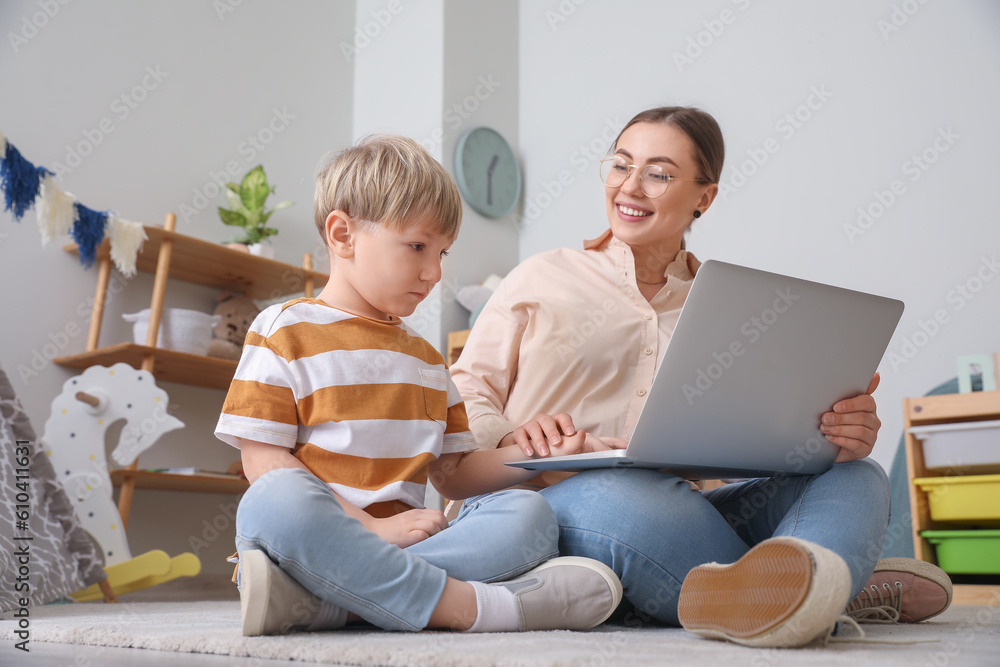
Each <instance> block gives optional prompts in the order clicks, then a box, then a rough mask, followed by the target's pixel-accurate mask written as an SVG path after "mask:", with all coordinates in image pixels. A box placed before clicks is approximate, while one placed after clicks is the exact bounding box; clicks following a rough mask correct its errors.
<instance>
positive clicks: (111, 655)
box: [0, 575, 1000, 667]
mask: <svg viewBox="0 0 1000 667" xmlns="http://www.w3.org/2000/svg"><path fill="white" fill-rule="evenodd" d="M238 599H239V595H238V593H237V591H236V587H235V585H233V584H232V583H230V582H229V581H227V580H225V577H221V576H218V575H216V576H214V577H206V576H204V575H202V576H200V577H195V578H193V579H188V580H176V581H174V582H169V583H167V584H164V585H162V586H159V587H156V588H153V589H148V590H145V591H139V592H137V593H132V594H129V595H123V596H121V600H122V601H123V602H127V601H148V602H153V601H187V600H238ZM972 609H976V608H975V607H971V608H970V607H955V608H953V609H952V610H949V612H945V614H944V615H942V616H941V617H939V619H940V620H941V621H945V620H946V617H947V615H948V614H949V613H950V612H956V613H957V612H959V611H960V610H961V611H962V612H967V611H969V610H972ZM980 609H981V610H983V611H981V612H980V613H981V614H984V615H986V616H989V618H990V620H989V622H988V623H987V625H988V626H991V627H990V628H982V630H983V631H984V632H985V634H988V635H991V637H990V638H986V637H982V639H984V640H985V645H981V646H978V647H976V648H973V650H971V651H969V650H965V651H964V655H963V654H962V653H963V652H961V651H960V652H958V653H956V654H953V655H954V657H952V656H949V655H947V653H946V652H942V653H941V655H940V656H937V654H934V655H932V653H934V651H938V652H941V651H947V648H948V647H949V646H953V645H960V646H961V647H970V646H969V645H968V642H969V641H970V638H969V637H966V636H965V635H963V634H962V627H961V625H960V624H957V623H952V624H950V625H945V624H944V623H942V624H936V625H935V628H934V630H935V633H936V634H939V635H941V636H940V639H941V640H942V641H941V643H940V644H935V645H926V644H925V645H923V647H915V648H914V652H910V651H909V650H900V652H899V654H898V656H893V658H890V659H888V660H884V661H880V662H881V664H883V665H911V664H913V665H915V667H920V666H921V664H923V660H924V659H931V662H929V663H927V664H938V663H937V662H935V660H934V659H933V658H934V657H936V656H937V657H940V658H943V659H944V663H946V664H948V665H949V667H950V666H951V665H980V664H982V665H990V664H992V665H996V664H1000V661H998V662H994V661H993V660H992V659H987V662H982V661H981V660H982V659H983V656H984V653H983V652H982V651H983V650H986V651H989V650H990V649H989V648H987V646H988V645H992V644H993V642H994V641H996V634H998V633H1000V622H997V619H998V614H997V610H996V609H995V608H993V607H986V606H984V607H981V608H980ZM966 630H967V628H966ZM942 631H943V632H942ZM966 634H968V633H966ZM974 634H980V633H974ZM972 641H975V639H972ZM977 643H978V642H977ZM970 648H971V647H970ZM901 649H902V647H901ZM990 652H991V651H990ZM893 653H895V651H894V652H893ZM816 655H817V654H816V653H815V652H814V653H812V655H811V656H810V659H808V660H803V663H802V664H810V665H818V664H825V663H826V662H827V660H826V659H820V660H816V659H815V656H816ZM883 655H884V656H885V657H888V655H891V653H890V654H883ZM758 657H761V658H766V657H767V656H766V655H765V654H763V653H762V654H760V656H758ZM805 657H806V656H805V655H802V658H805ZM839 657H840V658H844V657H847V656H844V655H843V654H841V655H840V656H839ZM915 657H918V658H919V660H918V661H917V662H916V663H915V662H914V658H915ZM970 659H971V661H970ZM829 660H831V661H835V662H837V664H843V663H842V660H840V659H836V656H834V655H833V654H831V655H830V656H829ZM670 663H671V660H670V657H669V656H668V655H664V662H663V664H670ZM772 663H773V661H768V660H764V661H763V662H761V663H760V664H772ZM304 664H306V663H302V662H296V661H285V660H262V659H258V658H236V657H231V656H219V655H208V654H193V653H172V652H166V651H151V650H143V649H127V648H106V647H95V646H81V645H75V644H54V643H44V642H32V644H31V652H30V654H21V653H19V652H18V651H16V650H14V649H13V647H11V646H4V647H0V667H7V666H8V665H10V666H11V667H13V666H14V665H17V666H19V667H20V666H22V665H30V666H31V667H36V666H38V667H135V666H136V665H157V666H159V665H164V666H174V665H176V666H181V665H184V666H185V667H272V666H274V667H277V666H288V667H291V666H295V667H302V666H303V665H304ZM754 664H756V661H755V662H754ZM939 667H944V666H943V665H939Z"/></svg>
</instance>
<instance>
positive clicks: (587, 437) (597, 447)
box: [550, 431, 628, 456]
mask: <svg viewBox="0 0 1000 667" xmlns="http://www.w3.org/2000/svg"><path fill="white" fill-rule="evenodd" d="M627 445H628V442H626V441H625V440H622V439H621V438H598V437H597V436H596V435H591V434H590V433H586V432H585V431H577V432H576V434H575V435H571V436H566V437H564V438H563V439H562V440H561V441H560V442H559V444H558V445H554V446H552V447H551V448H550V451H551V453H552V456H568V455H570V454H585V453H587V452H603V451H606V450H609V449H625V447H626V446H627Z"/></svg>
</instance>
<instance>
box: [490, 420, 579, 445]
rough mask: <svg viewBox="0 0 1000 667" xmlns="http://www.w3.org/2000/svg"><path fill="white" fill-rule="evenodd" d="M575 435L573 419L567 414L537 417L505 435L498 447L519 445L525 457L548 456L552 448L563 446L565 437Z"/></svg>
mask: <svg viewBox="0 0 1000 667" xmlns="http://www.w3.org/2000/svg"><path fill="white" fill-rule="evenodd" d="M573 435H576V427H575V426H573V418H572V417H570V416H569V415H568V414H566V413H565V412H563V413H560V414H558V415H536V416H535V418H534V419H529V420H528V421H527V422H525V423H524V424H522V425H521V426H518V427H517V428H516V429H514V431H513V432H512V433H508V434H507V435H505V436H504V437H503V439H502V440H500V443H499V444H498V445H497V446H498V447H507V446H508V445H517V446H518V447H520V448H521V451H522V452H524V455H525V456H535V455H536V454H537V455H538V456H548V455H549V453H550V451H551V448H552V447H556V446H558V445H560V444H562V440H563V436H573Z"/></svg>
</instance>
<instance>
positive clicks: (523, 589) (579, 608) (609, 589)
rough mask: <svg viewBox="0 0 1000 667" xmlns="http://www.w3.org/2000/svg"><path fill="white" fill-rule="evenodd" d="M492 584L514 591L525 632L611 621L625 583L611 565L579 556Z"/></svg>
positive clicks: (553, 562) (519, 617)
mask: <svg viewBox="0 0 1000 667" xmlns="http://www.w3.org/2000/svg"><path fill="white" fill-rule="evenodd" d="M491 585H493V586H503V587H504V588H506V589H508V590H509V591H511V592H512V593H513V594H514V598H515V599H516V600H517V610H518V629H520V630H522V631H523V630H589V629H590V628H593V627H594V626H597V625H600V624H601V623H603V622H604V621H606V620H608V617H609V616H611V614H612V613H613V612H614V610H615V609H616V608H617V607H618V604H619V603H620V602H621V601H622V584H621V582H620V581H619V580H618V577H617V576H616V575H615V573H614V571H613V570H612V569H611V568H610V567H608V566H607V565H605V564H604V563H601V562H599V561H596V560H592V559H590V558H579V557H575V556H564V557H562V558H553V559H552V560H549V561H546V562H545V563H543V564H541V565H539V566H538V567H536V568H535V569H533V570H531V571H530V572H527V573H525V574H523V575H521V576H520V577H517V578H516V579H511V580H510V581H502V582H498V583H495V584H491Z"/></svg>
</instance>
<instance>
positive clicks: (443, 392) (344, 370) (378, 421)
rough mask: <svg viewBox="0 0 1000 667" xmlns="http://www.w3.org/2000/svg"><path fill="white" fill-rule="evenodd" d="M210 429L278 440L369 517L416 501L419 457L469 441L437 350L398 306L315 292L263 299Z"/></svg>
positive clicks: (422, 479)
mask: <svg viewBox="0 0 1000 667" xmlns="http://www.w3.org/2000/svg"><path fill="white" fill-rule="evenodd" d="M215 435H216V437H218V438H219V439H220V440H222V441H224V442H226V443H229V444H230V445H233V446H234V447H239V440H237V438H244V439H247V440H256V441H258V442H264V443H267V444H272V445H280V446H282V447H288V448H290V449H292V450H293V453H294V455H295V456H296V457H297V458H298V459H299V460H300V461H302V463H304V464H305V465H306V467H308V468H309V469H310V470H311V471H312V472H313V474H315V475H316V476H317V477H319V478H320V479H322V480H323V481H324V482H326V483H327V484H328V485H329V486H330V488H331V489H332V490H333V491H334V492H336V493H337V494H339V495H340V496H341V497H343V498H344V499H345V500H347V501H348V502H350V503H351V504H353V505H355V506H357V507H360V508H362V509H365V510H366V511H367V512H369V513H370V514H372V515H373V516H380V517H382V516H391V515H392V514H396V513H398V512H401V511H405V510H408V509H411V508H420V507H423V501H424V487H425V485H426V482H427V464H428V463H430V462H431V461H433V460H434V459H436V458H438V457H439V456H440V455H441V454H449V453H456V452H466V451H472V450H475V449H477V445H476V440H475V438H474V437H473V435H472V433H471V431H469V423H468V417H467V416H466V413H465V405H464V404H463V403H462V397H461V395H460V394H459V393H458V389H457V388H456V387H455V384H454V382H452V379H451V375H450V374H449V373H448V370H447V368H446V367H445V364H444V359H443V358H442V357H441V354H440V353H439V352H438V351H437V350H436V349H434V347H433V346H431V344H430V343H428V342H427V341H426V340H424V339H423V338H421V337H420V336H419V335H417V334H416V333H415V332H414V331H413V330H412V329H410V328H409V327H407V326H406V325H405V324H404V323H403V322H402V321H401V320H400V319H399V318H398V317H393V318H392V320H391V321H388V322H386V321H382V320H375V319H371V318H367V317H363V316H360V315H355V314H353V313H348V312H345V311H342V310H339V309H337V308H334V307H332V306H330V305H328V304H326V303H324V302H323V301H320V300H319V299H308V298H303V299H295V300H293V301H289V302H287V303H285V304H279V305H275V306H271V307H269V308H267V309H265V310H264V311H263V312H262V313H261V314H260V315H258V316H257V319H255V320H254V322H253V324H252V325H251V327H250V331H249V333H247V337H246V342H245V343H244V346H243V354H242V356H241V357H240V362H239V365H238V366H237V369H236V375H235V377H234V378H233V382H232V384H231V385H230V387H229V394H228V395H227V396H226V402H225V404H224V405H223V407H222V415H221V416H220V417H219V423H218V426H217V427H216V429H215Z"/></svg>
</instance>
